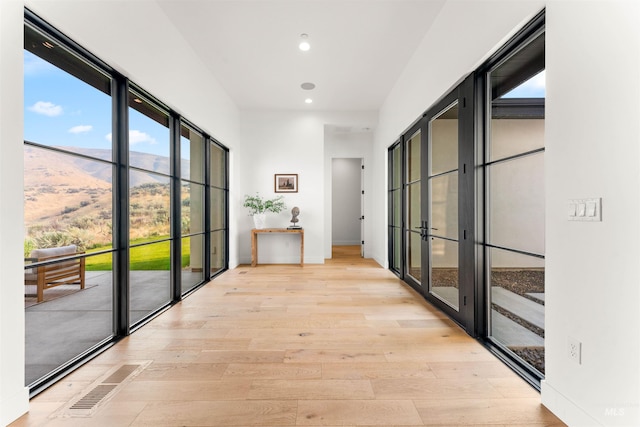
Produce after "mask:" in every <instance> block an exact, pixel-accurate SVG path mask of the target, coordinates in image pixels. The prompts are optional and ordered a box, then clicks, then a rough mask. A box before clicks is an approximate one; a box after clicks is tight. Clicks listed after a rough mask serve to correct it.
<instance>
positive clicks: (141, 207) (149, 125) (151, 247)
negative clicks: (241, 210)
mask: <svg viewBox="0 0 640 427" xmlns="http://www.w3.org/2000/svg"><path fill="white" fill-rule="evenodd" d="M128 103H129V166H130V170H129V206H130V210H129V216H130V220H129V239H130V240H129V242H130V246H131V249H130V252H129V268H130V271H131V272H130V275H129V278H130V295H131V302H130V322H131V324H132V325H133V324H135V323H136V322H138V321H139V320H141V319H143V318H144V317H145V316H147V315H148V314H149V313H151V312H153V311H155V310H157V309H158V308H160V307H162V306H164V305H166V304H167V303H168V302H169V301H170V300H171V288H170V286H171V245H170V240H171V238H172V236H171V222H170V218H171V196H172V195H171V176H170V173H171V144H170V143H171V139H170V136H169V135H170V133H169V114H168V112H166V111H164V110H163V109H162V108H160V107H158V106H156V105H154V104H153V103H152V102H150V101H149V100H147V99H146V98H145V97H144V96H142V95H141V94H139V93H137V92H136V91H134V90H132V91H130V92H129V101H128Z"/></svg>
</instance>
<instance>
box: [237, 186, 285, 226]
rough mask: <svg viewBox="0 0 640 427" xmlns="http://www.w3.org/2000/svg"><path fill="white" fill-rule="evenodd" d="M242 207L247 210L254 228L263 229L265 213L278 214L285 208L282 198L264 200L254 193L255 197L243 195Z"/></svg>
mask: <svg viewBox="0 0 640 427" xmlns="http://www.w3.org/2000/svg"><path fill="white" fill-rule="evenodd" d="M242 206H244V207H245V208H248V209H249V215H252V216H253V223H254V225H255V227H256V228H264V224H265V216H266V213H267V212H273V213H280V212H282V211H283V210H285V209H286V208H287V206H286V205H285V203H284V200H283V196H278V197H276V198H274V199H264V198H263V197H262V196H260V194H259V193H256V195H255V196H249V195H245V196H244V204H243V205H242Z"/></svg>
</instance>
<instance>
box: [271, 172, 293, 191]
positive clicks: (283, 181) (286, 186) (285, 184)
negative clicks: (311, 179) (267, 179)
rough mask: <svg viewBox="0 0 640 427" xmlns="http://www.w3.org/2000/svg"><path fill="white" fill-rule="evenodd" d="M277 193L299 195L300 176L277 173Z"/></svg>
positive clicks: (275, 184)
mask: <svg viewBox="0 0 640 427" xmlns="http://www.w3.org/2000/svg"><path fill="white" fill-rule="evenodd" d="M274 186H275V192H276V193H297V192H298V174H297V173H286V174H285V173H277V174H275V183H274Z"/></svg>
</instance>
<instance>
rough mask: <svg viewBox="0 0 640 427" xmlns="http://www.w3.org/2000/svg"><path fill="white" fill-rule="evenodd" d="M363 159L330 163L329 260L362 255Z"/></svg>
mask: <svg viewBox="0 0 640 427" xmlns="http://www.w3.org/2000/svg"><path fill="white" fill-rule="evenodd" d="M362 174H363V159H362V158H334V159H331V218H332V221H331V224H332V225H331V247H332V251H331V252H332V258H333V257H336V256H338V257H340V256H341V254H342V255H345V254H349V256H353V254H354V253H358V254H360V256H361V257H362V255H363V245H364V239H363V237H362V236H363V227H364V213H363V208H364V190H363V179H362Z"/></svg>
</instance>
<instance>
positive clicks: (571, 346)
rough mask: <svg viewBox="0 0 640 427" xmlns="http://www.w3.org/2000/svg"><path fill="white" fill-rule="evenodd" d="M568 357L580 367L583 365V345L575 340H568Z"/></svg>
mask: <svg viewBox="0 0 640 427" xmlns="http://www.w3.org/2000/svg"><path fill="white" fill-rule="evenodd" d="M567 352H568V353H567V355H568V356H569V359H571V360H573V361H575V362H576V363H577V364H578V365H580V364H581V363H582V343H581V342H580V341H578V340H577V339H575V338H571V337H569V338H568V339H567Z"/></svg>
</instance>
